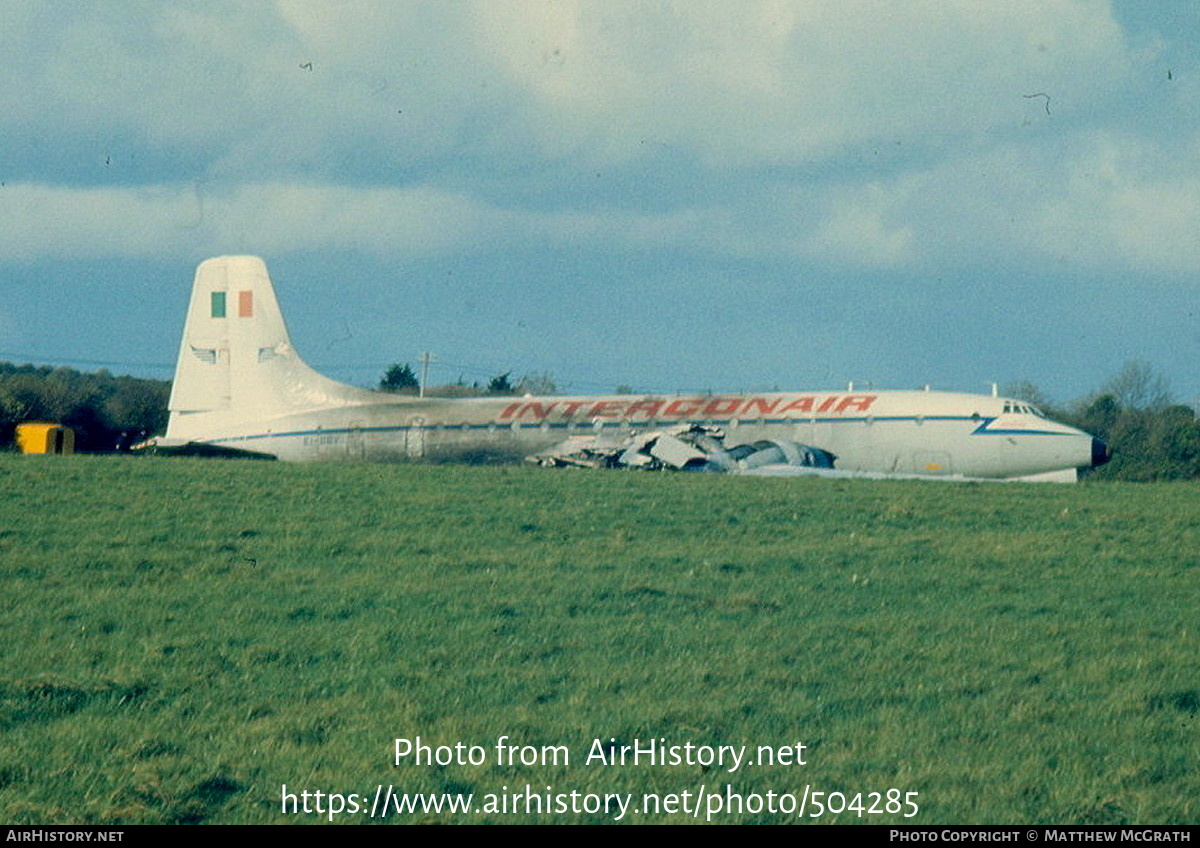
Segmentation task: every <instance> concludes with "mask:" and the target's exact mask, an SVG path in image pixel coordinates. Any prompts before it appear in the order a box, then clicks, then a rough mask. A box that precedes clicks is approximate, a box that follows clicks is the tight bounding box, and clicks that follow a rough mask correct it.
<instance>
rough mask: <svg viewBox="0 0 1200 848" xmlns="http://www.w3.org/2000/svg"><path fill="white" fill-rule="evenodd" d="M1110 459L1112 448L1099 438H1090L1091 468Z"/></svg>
mask: <svg viewBox="0 0 1200 848" xmlns="http://www.w3.org/2000/svg"><path fill="white" fill-rule="evenodd" d="M1110 459H1112V448H1110V447H1109V446H1108V445H1106V444H1105V443H1104V442H1102V441H1100V440H1099V439H1092V468H1099V467H1100V466H1101V465H1103V464H1104V463H1106V462H1108V461H1109V460H1110Z"/></svg>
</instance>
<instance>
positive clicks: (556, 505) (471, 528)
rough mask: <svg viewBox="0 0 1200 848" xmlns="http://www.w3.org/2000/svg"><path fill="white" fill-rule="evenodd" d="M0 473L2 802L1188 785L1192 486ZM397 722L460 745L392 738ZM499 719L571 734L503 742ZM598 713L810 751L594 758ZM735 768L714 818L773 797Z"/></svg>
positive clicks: (459, 816)
mask: <svg viewBox="0 0 1200 848" xmlns="http://www.w3.org/2000/svg"><path fill="white" fill-rule="evenodd" d="M0 481H3V491H4V498H3V501H2V502H0V504H2V505H0V821H4V822H9V823H42V824H50V823H81V822H94V823H114V824H117V823H139V822H150V823H161V822H179V823H184V822H207V823H230V822H249V823H299V822H302V821H303V822H316V821H322V822H323V821H325V820H326V818H327V816H318V815H315V814H313V815H304V814H297V815H291V814H284V813H283V812H282V809H281V808H282V806H283V796H282V787H283V785H284V784H286V785H287V787H288V792H292V793H296V795H297V797H298V801H299V793H300V792H303V791H306V790H307V791H309V792H316V791H318V790H319V791H321V792H325V793H330V792H332V793H340V794H341V795H343V796H348V795H349V794H350V793H359V794H360V795H362V796H364V799H365V800H361V803H362V804H363V806H364V807H366V806H369V805H370V803H371V798H373V797H374V795H375V793H376V791H377V786H379V785H383V786H384V787H387V786H392V787H394V789H395V791H397V792H408V793H418V792H419V793H473V794H474V804H473V806H474V810H475V811H474V812H471V813H450V812H446V811H443V812H440V813H438V812H422V811H418V812H414V813H395V812H394V811H392V814H390V815H389V816H387V817H386V818H382V819H380V818H377V819H375V821H467V822H472V823H476V822H484V821H493V822H509V823H518V822H519V823H528V822H534V821H539V822H576V821H611V820H613V819H614V818H615V817H616V816H615V814H614V813H613V812H612V811H611V810H610V811H608V812H605V811H604V810H600V811H598V812H592V813H588V812H582V813H579V814H576V813H573V812H569V811H568V812H563V813H560V812H557V811H556V810H554V802H552V804H551V812H543V813H542V814H540V815H538V814H536V813H526V812H525V807H524V806H521V807H520V808H519V810H518V812H516V813H513V812H512V811H511V807H512V803H513V802H512V800H511V799H507V805H508V809H509V811H508V812H504V811H503V810H500V811H497V812H485V811H483V810H485V808H486V804H487V803H488V802H487V800H486V799H487V796H489V795H492V794H494V793H502V792H503V791H507V793H508V794H510V795H511V794H512V793H513V792H515V791H517V790H524V788H525V786H526V785H527V784H528V785H529V786H531V787H532V789H533V791H534V792H535V793H538V794H540V795H541V796H543V797H544V796H545V795H547V794H551V795H559V794H563V795H569V793H571V792H578V793H580V798H581V799H582V797H583V794H585V793H598V794H599V795H603V794H605V793H622V794H624V793H628V794H630V795H632V796H633V801H632V802H631V805H630V810H629V812H628V814H627V815H625V816H624V817H623V819H622V820H623V821H633V822H641V823H644V822H674V821H692V820H699V821H704V820H705V819H706V817H707V813H708V812H709V811H710V810H711V804H712V798H711V797H708V798H707V800H706V802H705V806H704V808H703V809H702V810H701V814H700V815H699V818H698V819H693V817H692V815H691V814H690V808H689V812H688V813H686V814H685V813H684V812H675V813H668V812H665V811H663V810H660V811H659V812H657V813H655V812H653V811H647V810H644V809H641V807H642V803H643V795H644V794H645V793H655V794H656V796H657V797H658V798H659V799H660V800H661V799H665V798H669V797H670V796H671V795H673V794H674V795H676V796H677V801H678V802H679V803H680V804H686V803H687V800H686V799H685V798H684V797H683V796H682V793H684V792H688V793H690V797H691V803H693V804H694V803H695V802H696V799H697V796H698V794H699V793H700V791H701V787H704V790H703V791H704V792H705V793H717V792H725V791H729V792H731V793H735V794H738V795H741V796H743V798H752V797H754V796H757V797H760V798H761V799H765V798H766V797H767V793H768V792H773V793H783V794H782V795H779V797H778V798H777V804H778V805H781V806H783V807H786V806H787V805H788V804H789V803H793V802H788V801H787V800H786V798H785V797H784V795H786V794H787V793H792V797H793V798H796V799H798V798H800V797H801V796H802V795H803V794H804V793H805V787H808V796H809V797H808V799H807V801H806V802H805V803H806V808H805V809H806V813H811V812H814V811H815V810H816V807H815V806H814V800H815V799H818V798H821V797H822V796H816V795H813V794H812V793H816V792H825V793H830V792H840V793H844V795H845V797H846V799H847V801H849V800H851V799H853V798H854V796H855V795H856V794H857V793H863V800H864V801H867V800H868V799H869V798H870V796H869V793H871V792H877V793H886V792H887V791H888V790H889V789H895V790H899V791H900V792H901V793H907V792H917V793H919V794H918V795H917V796H916V799H915V800H916V803H917V804H918V805H919V813H918V814H917V815H916V816H913V817H910V818H905V817H904V816H903V815H902V814H896V815H889V814H887V813H886V812H885V813H883V814H863V815H861V816H860V815H859V813H858V812H857V811H854V810H848V811H846V812H842V813H841V814H836V815H835V814H830V813H828V812H826V814H824V815H823V816H821V817H820V818H818V819H812V818H811V817H810V816H808V815H807V814H806V816H805V820H813V821H820V822H830V821H837V822H858V821H863V822H872V823H889V824H892V823H920V824H954V823H1055V824H1059V823H1139V824H1141V823H1158V824H1165V823H1171V824H1178V823H1196V822H1197V821H1200V772H1198V770H1197V767H1196V766H1197V761H1198V758H1197V755H1198V754H1200V741H1198V740H1200V732H1198V731H1200V724H1198V720H1200V640H1198V639H1197V627H1200V616H1198V615H1197V613H1198V611H1200V488H1197V487H1196V486H1195V485H1189V484H1169V485H1168V484H1164V485H1135V484H1092V485H1086V484H1085V485H1079V486H1054V485H1028V484H1025V485H1022V484H1003V485H1002V484H996V485H989V484H957V485H952V484H935V483H921V482H872V481H830V480H806V479H791V480H781V479H761V478H760V479H748V478H736V477H724V476H719V475H667V474H660V475H655V474H637V473H620V472H612V473H590V472H571V471H565V472H556V471H548V470H543V469H536V468H468V467H430V466H406V465H390V466H384V465H356V466H328V465H286V464H282V463H257V462H224V461H207V462H206V461H186V460H154V459H128V458H99V457H96V458H88V457H69V458H47V459H38V458H32V457H17V456H0ZM417 736H420V737H421V740H422V743H424V744H427V745H430V746H431V747H432V746H439V745H446V746H453V745H455V744H456V743H462V744H463V745H465V746H472V745H478V746H480V748H481V749H482V750H483V751H484V752H485V762H483V763H482V764H480V765H470V764H463V765H459V764H457V763H450V764H446V765H438V764H434V765H424V764H421V765H418V764H416V763H414V762H413V758H412V757H411V756H409V757H405V758H403V759H402V761H401V764H400V765H395V764H394V759H395V742H394V740H395V739H397V738H404V739H410V740H415V738H416V737H417ZM501 736H508V737H509V740H508V742H509V744H514V745H518V746H533V747H532V748H531V749H530V751H532V750H534V749H538V750H539V751H540V749H541V748H542V747H543V746H565V747H566V748H567V750H568V752H569V757H570V759H569V762H567V763H564V762H562V760H561V758H560V760H559V762H558V764H557V765H555V764H553V763H551V762H546V763H543V762H540V761H539V762H537V763H534V764H530V765H522V764H520V763H517V764H507V763H501V762H499V761H498V755H497V752H496V749H495V745H496V742H497V739H498V738H499V737H501ZM596 739H599V740H601V743H602V744H603V743H608V742H609V740H610V739H612V740H616V741H615V743H612V744H614V745H615V746H617V749H619V746H620V745H621V744H633V742H634V740H640V741H641V743H642V744H645V742H646V741H647V740H650V739H664V740H666V744H668V745H680V746H682V745H686V744H688V743H692V744H694V745H697V746H702V745H707V746H721V745H732V746H734V747H735V748H738V747H740V746H742V745H746V746H748V752H749V753H748V754H747V758H748V759H750V760H755V759H756V753H757V748H758V746H759V745H764V746H766V745H769V746H773V747H776V748H778V747H783V746H792V750H793V751H794V750H795V747H794V746H795V745H797V744H804V745H805V746H806V747H805V749H804V752H803V756H804V758H805V760H806V764H805V765H802V766H801V765H796V764H794V765H773V766H772V765H766V764H761V763H758V762H756V763H755V764H753V765H749V764H745V763H743V765H742V766H741V767H740V768H739V769H738V770H737V771H736V772H732V773H731V772H729V771H728V770H726V769H725V768H722V767H721V766H719V765H713V766H711V767H705V766H701V765H697V764H693V765H686V764H681V765H656V766H652V765H649V764H646V763H645V762H644V761H643V762H642V763H641V764H639V765H632V764H627V765H625V766H619V765H618V766H606V765H602V764H601V763H598V762H596V761H593V762H591V763H588V762H587V757H588V753H589V750H590V749H591V747H592V745H593V740H596ZM444 753H445V752H443V754H444ZM539 757H540V754H539ZM726 786H729V787H730V789H729V790H726ZM502 787H507V790H502ZM546 787H551V788H550V789H549V790H547V788H546ZM836 797H837V796H835V798H836ZM884 797H885V798H886V795H885V796H884ZM325 802H326V804H328V802H329V799H325ZM491 803H492V805H493V806H498V805H499V803H500V802H499V801H498V800H497V799H495V798H493V799H492V802H491ZM521 803H522V804H523V803H525V802H523V801H522V802H521ZM566 803H567V804H571V803H572V802H571V801H570V800H567V801H566ZM580 803H583V802H582V800H581V801H580ZM841 803H842V802H836V806H838V807H840V806H841ZM745 804H746V806H745V808H744V809H742V810H741V811H740V812H739V811H736V810H734V811H731V812H730V811H724V810H723V811H721V812H720V813H718V814H717V815H714V816H713V821H720V822H750V821H755V822H778V821H796V820H800V819H799V817H798V815H797V814H796V813H794V812H793V813H791V814H790V815H789V814H786V813H779V812H777V813H774V814H772V813H771V812H769V810H767V809H763V810H761V811H754V810H753V809H752V808H753V807H754V802H753V801H752V800H751V801H747V802H745ZM880 806H883V805H882V804H880ZM314 807H315V798H313V799H312V803H311V804H310V808H314ZM337 820H339V821H344V822H349V821H359V822H361V821H370V820H371V819H370V818H369V816H368V815H366V814H364V813H361V812H360V813H358V814H356V815H350V814H344V815H342V816H340V817H339V818H338V819H337Z"/></svg>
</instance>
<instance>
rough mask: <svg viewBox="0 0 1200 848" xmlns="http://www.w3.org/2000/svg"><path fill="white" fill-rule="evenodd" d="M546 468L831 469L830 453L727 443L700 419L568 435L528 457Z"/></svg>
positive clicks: (792, 445)
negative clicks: (644, 429)
mask: <svg viewBox="0 0 1200 848" xmlns="http://www.w3.org/2000/svg"><path fill="white" fill-rule="evenodd" d="M526 459H528V460H529V461H531V462H536V463H538V464H539V465H543V466H546V467H550V468H564V467H578V468H628V469H634V470H638V471H723V472H731V473H739V472H741V473H746V472H752V471H755V470H759V469H763V470H766V469H768V468H770V467H780V466H784V467H790V468H813V469H817V468H827V469H828V468H833V461H834V459H835V457H834V455H833V454H831V453H829V452H828V451H824V450H821V449H820V448H813V447H809V446H808V445H802V444H800V443H799V442H792V441H787V440H783V439H778V440H765V439H764V440H761V441H757V442H753V443H751V444H745V445H736V446H734V447H726V446H725V431H724V430H722V429H721V428H720V427H712V426H708V425H702V424H691V425H682V426H679V427H672V428H668V429H664V430H654V431H652V432H648V433H634V434H628V433H626V434H623V435H601V436H584V437H580V438H574V439H568V440H567V441H565V442H562V443H561V444H558V445H555V446H554V447H552V448H550V449H549V450H546V451H543V452H542V453H538V454H534V455H532V456H528V457H526Z"/></svg>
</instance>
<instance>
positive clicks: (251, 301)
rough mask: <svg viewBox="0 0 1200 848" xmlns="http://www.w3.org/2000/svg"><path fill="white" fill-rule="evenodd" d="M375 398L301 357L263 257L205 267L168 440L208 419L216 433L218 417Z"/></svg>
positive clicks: (174, 392)
mask: <svg viewBox="0 0 1200 848" xmlns="http://www.w3.org/2000/svg"><path fill="white" fill-rule="evenodd" d="M370 397H371V393H370V392H367V391H365V390H362V389H356V388H353V387H352V386H346V385H343V384H341V383H337V382H335V381H333V380H330V379H329V378H327V377H323V376H321V375H320V374H318V373H317V372H316V371H313V370H312V369H311V368H309V367H308V365H306V364H305V363H304V361H303V360H302V359H300V357H299V355H298V354H297V353H296V351H295V349H294V348H293V347H292V342H291V338H290V337H289V336H288V331H287V327H286V325H285V324H284V321H283V315H282V313H281V312H280V310H279V303H278V301H276V299H275V289H274V287H273V286H272V285H271V278H270V276H269V275H268V274H267V266H266V265H265V264H264V263H263V261H262V260H261V259H259V258H258V257H256V256H220V257H217V258H215V259H208V260H206V261H204V262H202V263H200V266H199V267H198V268H197V269H196V279H195V282H194V283H193V284H192V298H191V302H190V304H189V305H188V313H187V321H186V323H185V324H184V328H183V342H182V344H181V345H180V348H179V358H178V360H177V361H176V365H175V381H174V383H173V384H172V387H171V400H170V403H169V408H170V412H171V418H170V423H169V425H168V427H167V436H168V437H169V438H170V437H182V438H187V437H189V435H190V434H189V433H188V430H189V429H191V428H190V427H189V426H188V423H189V422H190V421H195V422H196V423H199V421H200V419H201V418H203V419H204V421H205V427H206V430H208V429H211V425H212V422H213V418H214V414H215V416H216V417H218V418H221V419H224V420H227V421H228V422H229V423H231V424H232V423H235V422H237V421H241V420H254V419H263V418H269V417H271V416H274V415H281V414H285V413H287V412H291V411H296V410H301V409H306V408H311V407H314V406H328V405H330V404H335V405H336V404H343V405H344V404H351V403H356V402H363V401H364V400H367V399H369V398H370Z"/></svg>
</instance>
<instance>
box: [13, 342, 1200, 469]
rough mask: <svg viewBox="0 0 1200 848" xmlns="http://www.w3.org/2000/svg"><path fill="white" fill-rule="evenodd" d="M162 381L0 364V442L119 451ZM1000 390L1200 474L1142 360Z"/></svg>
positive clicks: (1139, 456) (502, 390)
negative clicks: (1093, 381)
mask: <svg viewBox="0 0 1200 848" xmlns="http://www.w3.org/2000/svg"><path fill="white" fill-rule="evenodd" d="M379 388H380V389H382V390H384V391H392V392H400V393H405V394H414V395H415V394H416V392H417V388H418V387H417V378H416V374H415V373H414V372H413V370H412V368H411V366H409V365H407V364H399V363H397V364H396V365H392V366H391V367H389V368H388V370H387V371H386V372H385V373H384V375H383V377H382V378H381V380H380V384H379ZM556 391H557V387H556V386H555V384H554V380H553V378H552V377H551V376H550V375H548V374H533V375H526V376H525V377H522V378H520V379H518V380H515V381H514V380H512V378H511V372H508V373H505V374H499V375H496V376H495V377H493V378H491V379H490V380H489V381H488V382H487V384H486V385H480V384H478V383H474V384H470V385H468V384H465V383H464V382H463V381H462V380H459V381H458V382H457V383H454V384H450V385H445V386H432V387H427V388H426V392H425V393H426V395H428V396H431V397H439V396H440V397H468V396H478V395H506V394H507V395H514V394H515V395H522V394H527V393H528V394H534V395H547V394H555V393H556ZM170 394H171V383H170V381H169V380H151V379H144V378H140V377H128V376H123V377H116V376H113V375H112V374H110V373H109V372H108V371H107V370H103V369H101V370H100V371H96V372H94V373H85V372H80V371H76V370H75V369H73V368H61V367H60V368H54V367H50V366H44V365H43V366H38V365H14V364H12V363H7V362H0V447H4V448H11V447H12V445H13V443H14V434H15V431H16V426H17V424H20V423H22V422H27V421H45V422H52V423H58V424H66V425H67V426H69V427H71V428H72V429H73V430H74V431H75V445H76V449H77V450H78V451H81V452H91V453H99V452H108V451H113V450H125V449H128V448H129V447H130V446H131V445H132V444H134V443H136V442H137V441H140V440H141V439H143V438H146V437H148V436H151V435H155V434H161V433H163V432H164V431H165V430H166V427H167V401H168V399H169V397H170ZM1004 394H1005V395H1006V396H1009V397H1015V398H1018V399H1020V400H1024V401H1028V402H1029V403H1032V404H1034V405H1035V406H1038V407H1039V408H1040V409H1041V410H1042V411H1043V412H1044V413H1045V414H1046V415H1047V417H1049V418H1052V419H1054V420H1056V421H1061V422H1062V423H1064V424H1070V425H1071V426H1074V427H1078V428H1079V429H1081V430H1083V431H1085V432H1088V433H1091V434H1092V435H1094V436H1096V437H1097V438H1100V439H1103V440H1104V441H1105V442H1107V443H1108V444H1109V446H1110V447H1112V449H1113V458H1112V461H1111V462H1110V463H1108V464H1107V465H1105V466H1103V467H1101V468H1099V469H1097V470H1095V471H1094V472H1092V474H1091V476H1092V477H1093V478H1094V479H1110V480H1194V479H1200V420H1198V419H1197V417H1196V411H1195V410H1194V409H1193V408H1192V407H1190V406H1186V405H1184V404H1180V403H1177V402H1176V401H1175V399H1174V398H1173V397H1172V395H1171V392H1170V389H1169V388H1168V386H1167V383H1166V380H1165V379H1163V378H1162V377H1161V376H1160V375H1159V374H1157V373H1156V372H1155V371H1154V369H1153V368H1152V367H1151V366H1149V365H1148V364H1146V363H1145V362H1141V361H1134V362H1130V363H1129V364H1127V365H1126V366H1125V368H1124V369H1123V370H1122V371H1121V372H1120V373H1119V374H1117V375H1116V376H1115V377H1113V378H1112V379H1110V380H1108V381H1107V382H1106V383H1104V384H1103V385H1102V386H1101V387H1100V389H1099V390H1097V391H1095V392H1093V393H1092V394H1090V395H1088V396H1087V397H1085V398H1083V399H1080V400H1077V401H1073V402H1070V403H1066V404H1058V403H1055V402H1054V401H1052V400H1050V399H1048V398H1047V397H1045V396H1044V395H1043V394H1042V392H1041V391H1039V390H1038V388H1037V387H1036V386H1035V385H1033V384H1032V383H1028V382H1021V383H1014V384H1011V385H1009V386H1006V387H1005V391H1004Z"/></svg>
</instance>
